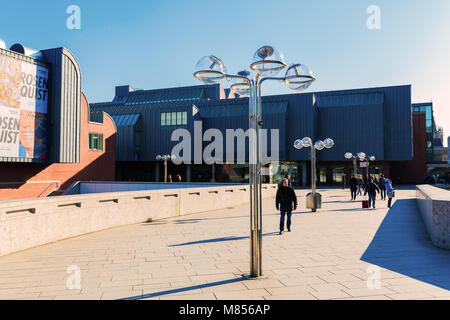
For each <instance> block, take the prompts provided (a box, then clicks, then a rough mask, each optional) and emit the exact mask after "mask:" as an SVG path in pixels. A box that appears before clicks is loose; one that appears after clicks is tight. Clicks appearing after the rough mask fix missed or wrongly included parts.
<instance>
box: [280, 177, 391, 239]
mask: <svg viewBox="0 0 450 320" xmlns="http://www.w3.org/2000/svg"><path fill="white" fill-rule="evenodd" d="M350 189H351V193H352V201H353V200H356V197H357V195H362V193H363V191H364V196H366V195H368V196H369V208H370V206H372V207H373V208H374V209H375V200H376V197H377V193H380V194H381V200H386V199H388V207H389V208H391V206H392V198H394V196H395V193H394V188H393V187H392V181H391V180H389V179H388V178H386V177H385V176H384V175H381V177H380V179H379V180H378V181H377V180H376V179H375V178H374V177H372V176H369V177H367V178H366V180H363V179H362V177H361V176H360V177H359V178H358V179H356V177H355V176H353V177H352V178H351V179H350ZM275 205H276V208H277V210H278V211H280V213H281V216H280V233H279V234H280V235H282V234H283V233H284V225H285V220H286V218H287V221H286V225H287V231H288V232H291V225H292V212H293V211H295V210H297V205H298V203H297V195H296V194H295V191H294V189H293V188H292V187H291V186H290V181H289V178H288V177H287V178H285V179H283V181H282V182H281V185H280V187H279V188H278V191H277V195H276V199H275Z"/></svg>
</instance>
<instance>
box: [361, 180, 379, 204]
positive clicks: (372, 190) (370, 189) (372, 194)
mask: <svg viewBox="0 0 450 320" xmlns="http://www.w3.org/2000/svg"><path fill="white" fill-rule="evenodd" d="M377 192H378V193H380V188H378V186H377V184H376V183H375V182H374V181H373V179H372V178H370V180H369V182H367V184H366V192H365V193H364V195H366V194H369V208H370V205H371V204H372V205H373V208H374V209H375V199H376V198H377Z"/></svg>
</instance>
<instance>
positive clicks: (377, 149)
mask: <svg viewBox="0 0 450 320" xmlns="http://www.w3.org/2000/svg"><path fill="white" fill-rule="evenodd" d="M319 123H320V131H319V132H320V135H319V139H326V138H332V139H333V140H334V141H335V146H334V147H333V148H332V149H329V150H328V149H324V150H322V151H319V152H317V158H318V159H319V160H322V161H336V160H341V161H344V160H345V157H344V154H345V153H346V152H352V153H353V154H356V153H358V152H365V153H366V154H367V155H368V156H372V155H374V156H375V157H376V158H377V159H379V160H382V159H384V158H385V157H384V131H383V105H382V104H375V105H363V106H347V107H326V108H319Z"/></svg>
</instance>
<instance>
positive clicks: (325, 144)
mask: <svg viewBox="0 0 450 320" xmlns="http://www.w3.org/2000/svg"><path fill="white" fill-rule="evenodd" d="M312 146H313V142H312V140H311V138H308V137H306V138H303V139H298V140H295V142H294V148H295V149H297V150H300V149H302V148H309V147H312ZM333 146H334V141H333V139H331V138H328V139H325V140H324V141H322V140H317V141H316V142H315V143H314V148H315V149H316V150H319V151H320V150H323V149H325V148H326V149H331V148H333Z"/></svg>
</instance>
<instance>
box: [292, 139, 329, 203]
mask: <svg viewBox="0 0 450 320" xmlns="http://www.w3.org/2000/svg"><path fill="white" fill-rule="evenodd" d="M333 146H334V141H333V139H331V138H327V139H325V140H324V141H322V140H318V141H316V143H314V144H313V143H312V139H311V138H309V137H305V138H303V139H301V140H300V139H299V140H296V141H295V142H294V148H296V149H297V150H300V149H302V148H309V147H311V194H310V195H308V196H307V207H308V208H309V209H311V210H312V212H316V211H317V209H318V208H320V207H321V206H322V203H321V202H322V200H321V195H320V194H319V193H317V191H316V186H317V177H316V172H317V171H316V150H319V151H320V150H323V149H324V148H327V149H331V148H332V147H333ZM311 197H312V198H311Z"/></svg>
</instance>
